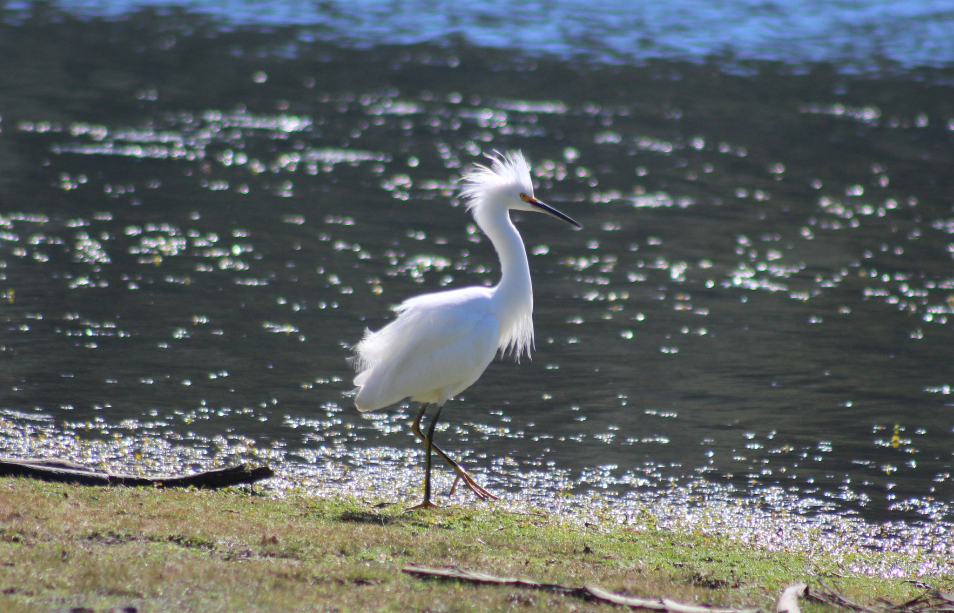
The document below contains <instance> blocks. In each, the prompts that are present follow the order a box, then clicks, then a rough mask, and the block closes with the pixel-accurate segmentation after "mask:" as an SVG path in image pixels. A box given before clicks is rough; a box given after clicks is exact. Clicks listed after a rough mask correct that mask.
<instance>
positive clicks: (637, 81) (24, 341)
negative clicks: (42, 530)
mask: <svg viewBox="0 0 954 613" xmlns="http://www.w3.org/2000/svg"><path fill="white" fill-rule="evenodd" d="M147 17H148V18H147ZM4 28H5V29H4V32H3V38H2V40H3V43H2V45H3V50H4V52H5V53H7V54H8V56H10V57H13V58H14V60H15V61H11V62H10V63H9V66H10V70H8V71H6V72H5V74H4V75H3V76H2V77H0V80H2V83H3V87H2V90H0V114H2V121H0V130H2V131H0V173H2V174H0V180H2V187H0V190H2V191H0V194H2V195H0V298H2V302H0V309H2V310H0V317H2V322H3V324H4V325H3V333H2V337H0V339H2V340H0V362H2V365H3V368H2V370H0V415H2V420H0V432H2V433H3V435H2V437H0V447H2V448H3V449H5V450H6V451H7V452H11V453H18V454H28V453H35V454H51V453H55V454H66V455H71V456H72V457H75V458H77V459H82V460H86V461H94V462H97V461H104V462H111V463H119V464H124V465H126V466H127V468H128V467H132V468H133V469H137V470H162V469H164V468H168V467H169V466H170V465H172V464H171V463H172V462H173V459H174V461H175V462H178V463H180V465H185V466H189V465H191V466H203V465H207V464H209V463H212V462H221V461H231V460H233V459H236V458H252V459H257V460H267V461H269V462H271V463H272V464H273V465H275V466H276V467H278V468H279V469H280V470H281V471H283V474H284V475H285V476H286V478H288V479H291V480H293V481H296V480H305V481H307V480H308V479H317V480H319V481H320V480H325V481H328V480H329V479H330V480H331V481H335V480H338V481H337V482H340V480H347V478H348V475H349V474H351V475H356V474H365V473H364V472H362V471H367V470H368V469H369V467H371V468H374V467H384V468H387V469H388V470H398V469H401V470H404V469H407V470H411V469H413V472H412V473H408V474H413V475H419V470H420V469H419V468H418V464H417V463H418V462H419V459H420V456H419V455H418V453H417V445H416V443H415V440H414V439H413V437H412V436H411V435H410V433H409V431H408V428H407V425H408V417H409V415H410V414H411V413H412V411H413V410H412V409H410V408H409V407H407V406H401V407H396V408H393V409H391V410H388V411H383V412H379V413H372V414H368V415H359V414H358V413H357V411H356V410H355V409H354V407H353V404H352V403H351V402H350V400H349V393H350V391H351V384H350V380H351V376H352V372H351V370H350V368H349V366H348V363H347V361H346V360H347V358H348V357H349V355H350V353H351V352H350V348H351V346H352V345H353V344H354V343H355V342H357V340H358V339H360V337H361V335H362V332H363V330H364V328H365V327H371V328H378V327H380V326H381V325H383V324H384V323H385V322H386V321H388V320H389V319H390V318H391V317H392V314H391V311H390V307H391V306H393V305H395V304H397V303H399V302H400V301H401V300H403V299H404V298H406V297H407V296H410V295H413V294H416V293H421V292H425V291H434V290H439V289H441V288H443V287H448V288H449V287H460V286H463V285H469V284H478V285H480V284H485V285H486V284H492V283H495V282H496V279H497V274H498V270H499V266H498V263H497V260H496V257H495V254H494V252H493V249H492V247H491V245H490V244H489V242H488V241H487V240H486V238H485V237H483V235H481V234H480V232H479V231H478V230H477V229H476V227H475V226H474V225H473V223H472V220H471V219H470V218H469V217H468V216H467V214H466V213H465V211H464V210H463V207H461V206H459V205H458V204H459V203H458V201H457V199H456V196H457V191H456V187H455V185H456V184H455V182H456V180H457V178H458V177H459V176H460V174H461V172H462V171H463V170H464V169H465V168H466V167H467V166H468V165H469V164H472V163H474V162H479V161H481V160H482V157H481V156H482V154H484V153H486V152H488V151H491V150H493V149H501V150H507V149H517V148H519V149H522V150H523V151H524V152H525V154H526V155H527V156H528V158H529V159H530V160H531V161H532V164H533V166H534V170H533V173H534V177H535V180H536V181H537V182H538V188H537V195H538V196H540V197H542V198H543V199H544V200H546V201H548V202H551V203H552V204H554V205H555V206H557V208H559V209H560V210H562V211H564V212H565V213H567V214H569V215H571V216H572V217H574V218H575V219H577V220H578V221H580V222H581V223H582V224H583V226H584V229H583V230H582V231H579V232H574V231H571V230H570V229H568V228H567V227H565V226H564V225H562V224H559V223H557V222H555V221H553V220H550V219H547V218H544V217H538V216H534V217H532V218H530V217H528V218H526V219H519V221H518V226H519V227H520V230H521V232H522V233H523V236H524V239H525V241H526V243H527V246H528V250H529V252H530V253H531V257H530V263H531V269H532V274H533V278H534V290H535V296H536V307H537V308H536V313H535V321H536V333H537V344H536V352H535V354H534V359H533V360H532V361H529V362H527V361H525V362H524V363H522V364H519V365H517V364H514V363H513V362H512V361H509V360H504V361H498V362H495V363H494V364H493V365H492V366H491V367H490V368H489V369H488V371H487V372H486V373H485V375H484V377H483V378H482V379H481V380H480V381H479V382H478V383H477V384H476V385H475V386H474V387H473V388H471V389H469V390H467V391H466V392H464V394H462V396H461V397H459V398H457V399H456V400H455V401H453V402H451V403H449V404H448V406H447V410H446V411H445V412H444V414H443V416H444V418H445V419H446V421H445V422H444V423H443V424H442V426H441V428H442V431H441V433H440V442H441V444H442V445H443V446H445V447H446V448H448V449H449V450H452V451H453V452H454V453H455V454H458V455H460V456H462V457H464V458H465V463H466V464H467V465H468V466H469V467H471V468H472V469H473V470H474V471H475V473H477V474H478V478H479V479H480V480H481V481H483V482H486V483H488V484H490V485H491V486H492V487H494V488H499V489H509V490H511V491H512V492H517V491H518V490H519V491H523V492H526V491H528V490H530V491H532V490H533V489H534V488H538V493H548V492H549V493H551V494H555V493H557V492H566V491H575V492H587V491H589V490H595V491H598V492H605V493H607V494H611V495H616V496H621V497H624V498H625V497H626V496H631V495H642V494H650V493H651V494H652V495H657V494H658V493H660V492H665V491H667V490H668V488H670V487H671V486H672V484H674V483H675V484H685V483H688V482H692V483H695V484H696V486H694V487H700V486H699V485H698V484H700V483H702V484H705V486H704V488H703V489H705V491H719V492H722V494H720V495H726V492H728V493H729V495H730V497H731V496H737V497H742V498H749V499H751V500H753V501H756V502H762V503H765V504H767V505H769V506H770V507H772V508H776V507H778V508H788V509H791V510H795V511H797V512H799V513H803V514H812V513H817V512H821V513H835V514H842V515H849V516H851V515H859V516H860V517H862V518H866V519H872V520H886V519H890V520H908V521H914V520H921V519H931V520H950V519H951V517H950V504H951V502H952V494H954V491H952V481H951V476H950V475H951V472H952V471H951V460H952V454H951V449H952V446H951V441H952V432H954V396H952V389H954V372H952V368H951V359H950V356H951V347H952V346H954V344H952V341H954V334H952V332H954V328H952V326H954V267H952V257H954V237H952V234H954V211H952V203H954V197H952V180H951V175H950V167H951V162H952V155H951V144H952V136H954V108H952V104H951V102H950V101H951V100H954V97H952V96H951V93H952V92H951V88H950V87H949V86H947V85H944V84H943V82H944V79H943V78H941V77H942V76H943V75H942V74H941V73H938V74H937V75H935V76H937V77H938V78H936V79H934V78H930V79H925V78H923V77H924V74H925V73H923V72H918V73H911V74H903V75H899V76H890V77H889V76H880V77H878V76H866V77H860V76H855V77H849V76H846V75H844V74H842V73H839V72H838V71H836V70H833V69H831V67H829V66H824V65H819V66H816V67H813V68H811V69H810V70H807V71H804V70H802V71H798V74H795V73H794V72H793V71H789V70H787V69H785V68H784V67H783V66H782V67H780V66H778V65H769V64H766V65H760V66H759V67H758V70H757V71H755V73H754V74H751V75H749V76H744V77H743V76H737V75H733V74H730V73H728V72H725V71H721V70H720V69H719V68H718V66H715V65H712V64H691V63H680V62H675V61H661V62H655V63H651V64H649V65H646V66H619V65H617V66H601V65H599V64H591V65H585V66H581V65H578V64H568V63H565V62H563V61H561V60H544V59H540V58H537V59H528V58H525V57H517V58H516V59H511V58H509V57H508V56H506V55H505V54H503V53H501V52H497V51H494V50H492V49H487V48H480V47H469V46H462V47H459V48H455V49H454V50H453V51H450V50H448V49H445V48H442V47H439V46H390V47H384V46H382V47H376V48H374V49H370V50H358V49H348V48H343V47H338V46H335V45H332V44H327V43H309V45H307V46H304V47H299V48H298V50H297V51H296V52H295V53H294V54H289V53H287V44H288V36H290V35H291V34H290V32H288V31H285V30H281V29H277V30H273V31H264V30H248V31H245V30H238V31H236V30H228V29H226V30H220V29H217V28H216V27H213V25H210V24H209V22H207V21H205V20H204V18H201V17H198V16H195V15H190V14H184V15H167V16H165V17H162V16H156V15H152V16H148V15H147V16H143V15H140V16H139V17H138V18H129V19H118V20H113V21H101V20H87V21H83V22H75V21H71V20H69V19H67V20H61V21H56V20H55V19H53V20H50V21H44V20H43V19H37V21H36V22H35V23H34V22H31V23H26V24H20V25H17V26H9V25H8V26H4ZM170 32H172V33H170ZM41 41H42V43H41ZM49 41H55V42H54V43H51V42H49ZM90 41H96V42H95V44H93V43H91V42H90ZM38 45H39V46H43V48H44V49H45V51H44V55H38V54H37V52H36V49H37V48H38ZM349 471H350V472H349ZM386 473H387V471H385V472H384V473H381V474H382V477H381V478H384V479H385V481H386V480H387V479H390V478H392V477H393V475H391V476H387V474H386ZM401 474H405V473H401ZM372 481H373V479H372ZM362 483H366V482H364V481H362ZM381 483H383V482H378V483H377V487H382V486H381ZM368 487H369V488H371V487H374V486H373V485H368ZM706 488H712V489H706ZM379 491H380V490H379ZM513 495H524V494H517V493H514V494H513ZM707 495H708V494H707ZM707 495H706V496H707ZM703 498H705V496H703Z"/></svg>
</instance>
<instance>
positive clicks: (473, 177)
mask: <svg viewBox="0 0 954 613" xmlns="http://www.w3.org/2000/svg"><path fill="white" fill-rule="evenodd" d="M488 157H489V158H490V159H491V160H492V161H493V163H492V164H491V166H490V168H488V167H486V166H481V165H480V164H476V165H474V167H473V168H471V169H470V170H468V171H467V172H466V173H464V177H463V182H464V189H463V190H462V191H461V196H463V198H464V199H465V200H466V201H467V209H468V210H470V211H471V212H473V214H474V216H475V217H479V216H480V215H481V213H483V212H489V211H490V210H492V209H500V208H503V209H516V210H518V211H533V212H535V213H545V214H547V215H550V216H551V217H556V218H557V219H562V220H563V221H565V222H567V223H571V224H573V225H574V226H576V227H577V228H579V227H580V224H578V223H576V222H575V221H573V220H572V219H570V218H569V217H567V216H566V215H564V214H563V213H561V212H560V211H558V210H556V209H554V208H553V207H551V206H549V205H547V204H544V203H543V202H541V201H540V200H537V198H535V197H534V195H533V181H532V180H531V179H530V166H529V165H528V164H527V161H526V159H524V157H523V153H521V152H519V151H511V152H510V153H506V154H503V153H500V152H498V151H494V153H493V155H489V156H488ZM478 221H479V219H478Z"/></svg>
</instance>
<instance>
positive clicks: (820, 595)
mask: <svg viewBox="0 0 954 613" xmlns="http://www.w3.org/2000/svg"><path fill="white" fill-rule="evenodd" d="M808 598H809V599H811V600H815V601H817V602H823V603H825V604H830V605H832V606H836V607H841V608H843V609H851V610H852V611H859V612H860V613H876V611H875V609H869V608H868V607H864V606H862V605H860V604H858V603H856V602H853V601H852V600H849V599H848V598H847V597H846V596H843V595H841V594H840V593H838V592H837V591H835V590H834V589H833V588H830V587H828V586H827V585H825V584H824V583H822V581H821V579H819V580H818V585H817V586H816V587H813V588H811V589H810V590H808Z"/></svg>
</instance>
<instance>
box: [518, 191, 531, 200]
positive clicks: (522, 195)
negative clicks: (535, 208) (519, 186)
mask: <svg viewBox="0 0 954 613" xmlns="http://www.w3.org/2000/svg"><path fill="white" fill-rule="evenodd" d="M520 199H521V200H523V201H524V202H530V196H528V195H526V194H525V193H523V192H520Z"/></svg>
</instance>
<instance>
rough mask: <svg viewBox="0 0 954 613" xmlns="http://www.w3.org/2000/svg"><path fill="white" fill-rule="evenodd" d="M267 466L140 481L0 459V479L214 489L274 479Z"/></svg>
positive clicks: (47, 462) (66, 465) (49, 462)
mask: <svg viewBox="0 0 954 613" xmlns="http://www.w3.org/2000/svg"><path fill="white" fill-rule="evenodd" d="M274 474H275V473H274V472H273V471H272V469H271V468H269V467H268V466H258V467H255V468H251V467H249V466H248V465H246V464H239V465H238V466H229V467H228V468H219V469H216V470H210V471H206V472H201V473H196V474H194V475H183V476H176V475H169V476H158V477H141V476H138V475H123V474H114V473H107V472H102V471H98V470H94V469H92V468H90V467H88V466H83V465H82V464H76V463H74V462H67V461H65V460H54V459H44V460H21V459H16V458H0V477H29V478H31V479H42V480H44V481H58V482H61V483H77V484H79V485H127V486H133V487H137V486H140V487H141V486H149V487H196V488H200V489H218V488H222V487H229V486H232V485H240V484H242V483H254V482H256V481H261V480H262V479H268V478H269V477H272V476H274Z"/></svg>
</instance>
